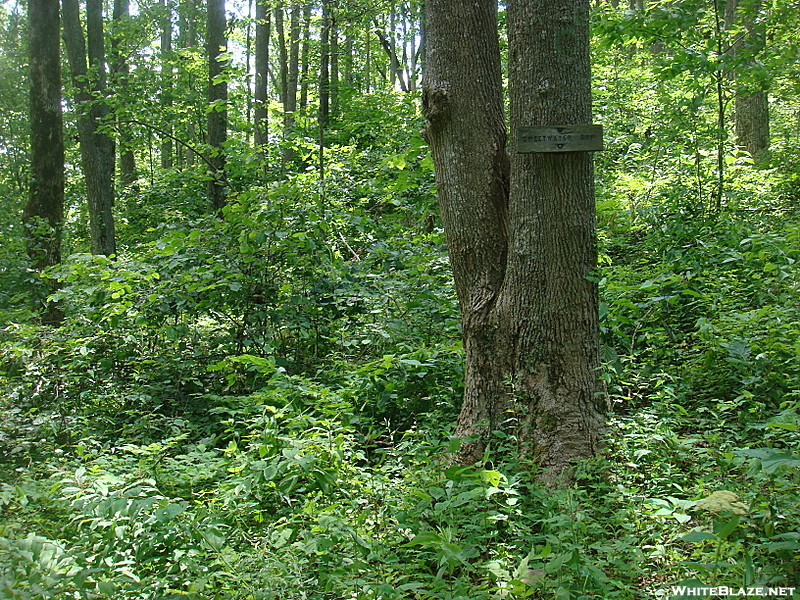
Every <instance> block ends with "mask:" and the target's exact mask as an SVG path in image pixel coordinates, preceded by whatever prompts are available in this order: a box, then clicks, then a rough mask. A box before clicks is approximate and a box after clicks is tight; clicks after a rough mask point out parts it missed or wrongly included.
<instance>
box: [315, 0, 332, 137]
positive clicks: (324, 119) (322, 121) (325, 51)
mask: <svg viewBox="0 0 800 600" xmlns="http://www.w3.org/2000/svg"><path fill="white" fill-rule="evenodd" d="M330 35H331V16H330V6H329V0H322V31H321V33H320V43H319V47H320V68H319V114H318V120H319V129H320V131H324V129H325V127H326V126H327V124H328V117H329V115H330V93H331V76H330V64H331V52H330Z"/></svg>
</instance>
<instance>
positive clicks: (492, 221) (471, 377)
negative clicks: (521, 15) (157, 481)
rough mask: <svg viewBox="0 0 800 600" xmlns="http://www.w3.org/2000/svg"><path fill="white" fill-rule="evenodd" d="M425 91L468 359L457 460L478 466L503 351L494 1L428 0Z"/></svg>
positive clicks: (503, 369) (497, 413) (499, 409)
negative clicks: (498, 311) (461, 440)
mask: <svg viewBox="0 0 800 600" xmlns="http://www.w3.org/2000/svg"><path fill="white" fill-rule="evenodd" d="M427 10H428V22H427V24H428V62H427V69H426V72H425V83H424V91H423V97H422V102H423V110H424V114H425V118H426V126H425V130H424V132H423V133H424V135H425V138H426V139H427V141H428V143H429V144H430V146H431V149H432V152H433V160H434V164H435V165H436V184H437V188H438V196H439V206H440V209H441V214H442V221H443V223H444V229H445V234H446V237H447V247H448V252H449V255H450V264H451V266H452V269H453V276H454V279H455V287H456V293H457V295H458V301H459V305H460V307H461V321H462V326H463V333H462V336H463V341H464V350H465V354H466V374H465V382H464V385H465V389H464V400H463V405H462V409H461V415H460V416H459V420H458V425H457V428H456V435H458V436H476V439H475V441H472V442H465V443H464V444H463V445H462V448H461V451H460V454H459V456H458V460H459V461H460V462H464V463H469V462H474V461H475V460H478V459H479V458H480V457H481V455H482V454H483V450H484V446H485V444H486V442H487V441H488V439H489V436H490V434H491V432H492V431H494V430H496V429H500V428H502V427H503V422H504V420H505V412H506V409H507V407H508V403H509V397H510V396H509V393H508V392H510V390H509V389H507V386H506V385H505V382H504V378H503V375H504V373H508V371H509V362H508V360H509V358H510V357H509V356H508V354H509V352H508V349H507V348H505V347H504V345H503V332H502V331H501V330H500V323H499V320H498V318H497V315H496V313H495V312H494V310H493V309H494V307H495V305H496V302H497V299H498V296H499V294H500V289H501V286H502V284H503V281H504V278H505V270H506V255H507V247H508V239H507V235H506V218H507V187H506V186H507V181H508V157H507V154H506V128H505V123H504V119H503V96H502V74H501V70H500V48H499V44H498V38H497V23H496V19H497V3H496V2H495V1H494V0H478V1H476V2H469V3H466V4H463V5H461V7H460V9H459V10H453V6H452V2H451V1H450V0H429V2H428V3H427Z"/></svg>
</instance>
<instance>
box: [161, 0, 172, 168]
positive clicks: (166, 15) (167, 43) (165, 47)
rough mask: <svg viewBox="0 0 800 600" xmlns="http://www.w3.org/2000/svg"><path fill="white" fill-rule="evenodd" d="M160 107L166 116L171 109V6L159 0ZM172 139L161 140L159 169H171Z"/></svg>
mask: <svg viewBox="0 0 800 600" xmlns="http://www.w3.org/2000/svg"><path fill="white" fill-rule="evenodd" d="M161 10H162V11H163V13H162V15H161V106H162V107H163V108H164V110H165V112H166V113H167V114H169V113H170V111H171V108H172V93H173V89H172V88H173V86H174V81H173V76H172V56H171V55H172V4H171V3H170V1H169V0H161ZM164 127H165V128H166V132H167V133H168V134H171V133H172V127H171V126H170V124H169V121H167V122H166V123H165V124H164ZM172 155H173V143H172V139H171V138H169V137H165V138H163V139H162V140H161V168H162V169H169V168H171V167H172V164H173V160H172Z"/></svg>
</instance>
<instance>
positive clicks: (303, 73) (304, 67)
mask: <svg viewBox="0 0 800 600" xmlns="http://www.w3.org/2000/svg"><path fill="white" fill-rule="evenodd" d="M310 42H311V3H310V2H309V3H307V4H306V5H305V7H304V8H303V44H302V48H301V50H300V110H305V109H306V108H307V107H308V85H309V80H308V71H309V64H310V63H309V46H310Z"/></svg>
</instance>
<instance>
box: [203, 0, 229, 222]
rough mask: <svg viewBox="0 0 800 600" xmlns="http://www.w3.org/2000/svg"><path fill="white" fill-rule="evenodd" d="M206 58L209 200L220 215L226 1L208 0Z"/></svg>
mask: <svg viewBox="0 0 800 600" xmlns="http://www.w3.org/2000/svg"><path fill="white" fill-rule="evenodd" d="M206 26H207V29H206V48H207V55H208V103H209V108H210V111H209V113H208V145H209V146H211V152H212V155H211V164H212V165H213V167H212V172H211V173H210V174H209V175H210V179H209V181H208V197H209V200H210V201H211V207H212V208H213V209H214V210H215V211H217V212H220V211H221V210H222V207H223V206H225V147H224V146H225V142H226V141H227V139H228V84H227V82H226V81H225V78H224V77H225V68H226V66H227V59H225V58H224V57H223V56H224V55H225V53H227V51H228V40H227V39H226V37H225V26H226V21H225V0H208V4H207V21H206Z"/></svg>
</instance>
